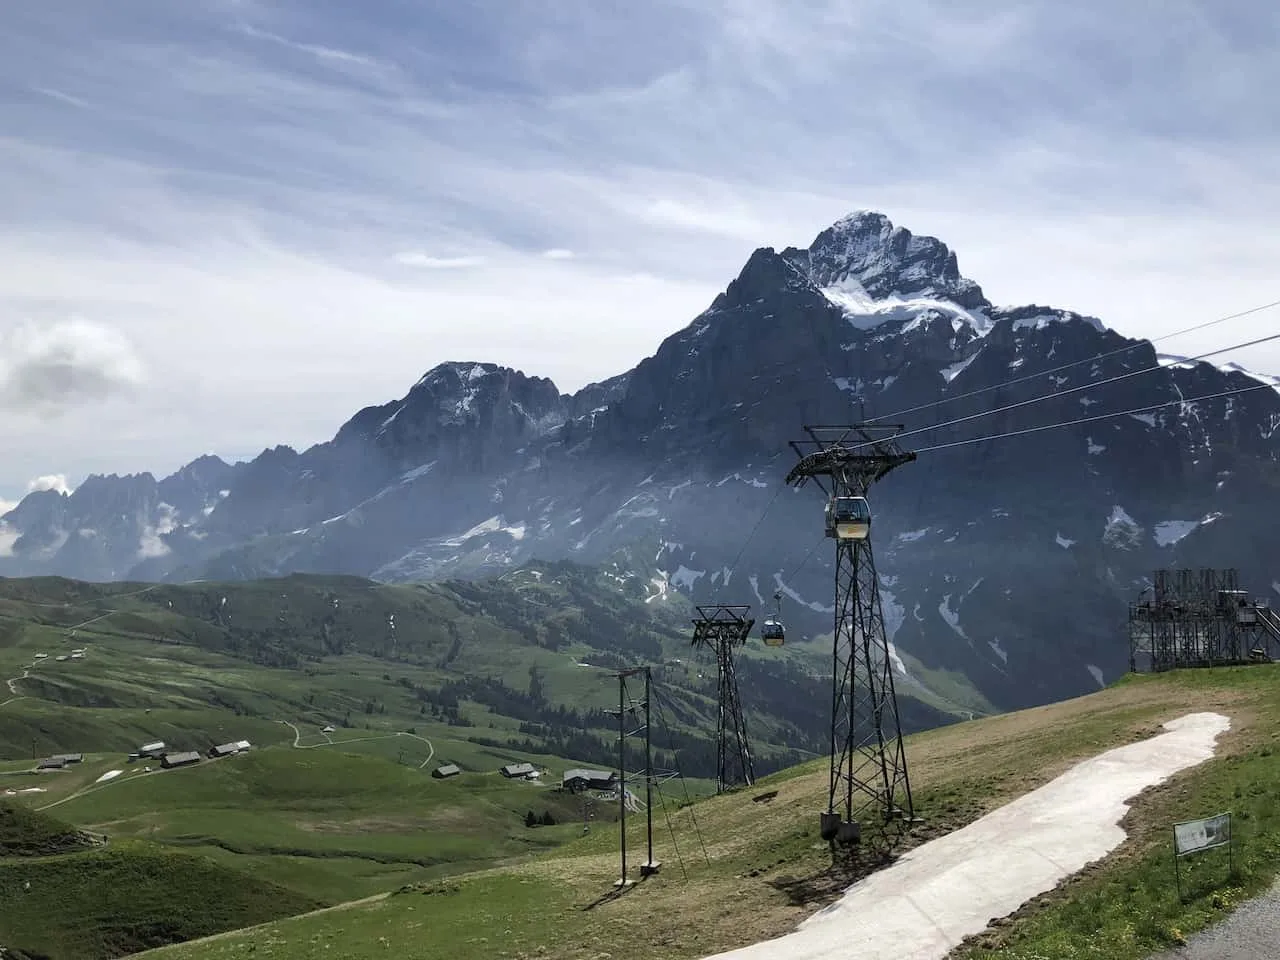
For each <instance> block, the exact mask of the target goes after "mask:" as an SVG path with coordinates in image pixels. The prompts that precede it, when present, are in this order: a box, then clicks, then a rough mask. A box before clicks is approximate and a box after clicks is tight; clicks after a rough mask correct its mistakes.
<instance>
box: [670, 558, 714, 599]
mask: <svg viewBox="0 0 1280 960" xmlns="http://www.w3.org/2000/svg"><path fill="white" fill-rule="evenodd" d="M706 575H707V571H705V570H690V569H689V568H688V567H686V566H685V565H684V564H683V563H682V564H680V566H679V567H677V568H676V572H675V573H673V574H672V575H671V585H672V586H674V587H675V588H677V589H679V588H681V587H683V588H684V589H685V590H687V591H689V592H692V591H693V585H694V584H695V583H697V582H698V579H699V578H700V577H705V576H706Z"/></svg>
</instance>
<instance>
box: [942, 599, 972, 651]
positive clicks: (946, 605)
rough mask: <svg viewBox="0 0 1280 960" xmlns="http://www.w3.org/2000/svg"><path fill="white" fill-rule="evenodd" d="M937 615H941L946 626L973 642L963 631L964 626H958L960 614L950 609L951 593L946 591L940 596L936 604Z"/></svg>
mask: <svg viewBox="0 0 1280 960" xmlns="http://www.w3.org/2000/svg"><path fill="white" fill-rule="evenodd" d="M938 615H939V616H940V617H942V619H943V620H945V621H946V623H947V626H949V627H950V628H951V629H952V630H954V631H955V632H956V633H957V634H958V635H959V636H960V637H962V638H964V639H965V640H968V641H969V643H973V641H972V640H970V639H969V635H968V634H967V633H965V632H964V628H963V627H961V626H960V614H958V613H957V612H956V611H954V610H952V609H951V594H949V593H948V594H947V595H946V596H945V597H943V598H942V602H941V603H940V604H938Z"/></svg>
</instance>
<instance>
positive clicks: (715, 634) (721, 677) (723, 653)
mask: <svg viewBox="0 0 1280 960" xmlns="http://www.w3.org/2000/svg"><path fill="white" fill-rule="evenodd" d="M696 609H697V611H698V616H697V618H696V619H695V620H694V621H693V646H694V647H695V648H696V649H707V650H710V651H712V652H713V653H714V654H715V658H716V678H717V696H716V702H717V706H718V708H719V716H718V720H717V723H716V793H723V792H724V791H725V790H727V789H728V788H729V787H731V786H734V785H735V784H743V785H745V786H748V787H749V786H751V785H752V784H754V783H755V782H756V775H755V770H754V768H753V766H752V762H751V745H750V744H749V743H748V742H747V724H746V721H745V720H744V719H743V716H742V700H741V698H740V697H739V696H738V674H737V672H736V670H735V668H734V652H735V650H736V649H737V648H738V647H741V646H744V645H745V644H746V642H747V636H748V635H749V634H750V633H751V627H752V626H753V625H754V624H755V621H754V620H753V619H752V618H751V607H749V606H741V605H729V606H725V605H719V606H701V607H697V608H696Z"/></svg>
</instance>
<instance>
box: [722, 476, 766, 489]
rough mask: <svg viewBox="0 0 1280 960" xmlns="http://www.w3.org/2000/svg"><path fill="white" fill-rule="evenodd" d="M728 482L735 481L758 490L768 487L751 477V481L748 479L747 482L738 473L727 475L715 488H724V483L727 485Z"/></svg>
mask: <svg viewBox="0 0 1280 960" xmlns="http://www.w3.org/2000/svg"><path fill="white" fill-rule="evenodd" d="M730 480H737V481H738V482H739V483H745V484H746V485H747V486H749V487H756V488H759V489H765V488H767V487H768V486H769V484H767V483H765V481H763V480H759V479H757V478H755V477H752V478H751V479H749V480H748V479H747V478H746V477H744V476H743V475H742V474H740V473H731V474H729V475H728V476H727V477H725V478H724V479H723V480H721V481H720V482H719V483H717V484H716V486H717V487H723V486H724V485H725V484H726V483H728V482H729V481H730Z"/></svg>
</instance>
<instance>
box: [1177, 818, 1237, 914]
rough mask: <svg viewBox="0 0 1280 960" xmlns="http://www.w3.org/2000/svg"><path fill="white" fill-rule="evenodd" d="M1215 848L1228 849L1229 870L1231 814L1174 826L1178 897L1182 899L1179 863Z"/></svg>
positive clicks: (1229, 861) (1189, 821)
mask: <svg viewBox="0 0 1280 960" xmlns="http://www.w3.org/2000/svg"><path fill="white" fill-rule="evenodd" d="M1215 847H1226V848H1227V857H1228V861H1227V862H1228V865H1229V866H1228V869H1234V864H1232V863H1231V858H1232V853H1233V851H1232V849H1231V814H1230V813H1219V814H1217V815H1216V816H1212V817H1205V818H1203V819H1201V820H1187V821H1185V822H1183V823H1175V824H1174V825H1173V873H1174V877H1175V879H1176V880H1177V884H1178V897H1179V899H1181V897H1182V871H1181V869H1180V868H1179V866H1178V861H1179V860H1180V859H1182V858H1183V857H1186V856H1190V855H1191V854H1194V853H1203V852H1204V851H1205V850H1212V849H1214V848H1215Z"/></svg>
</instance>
